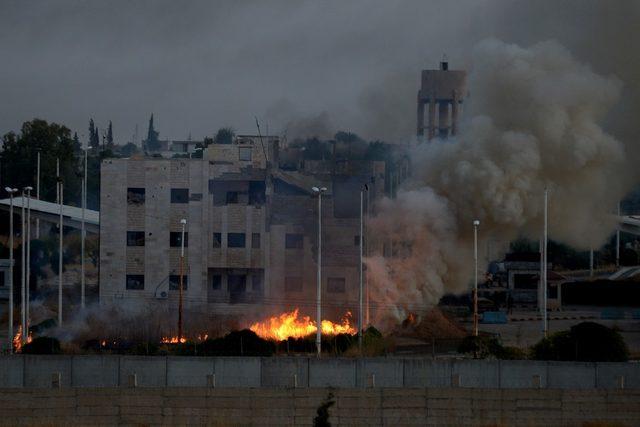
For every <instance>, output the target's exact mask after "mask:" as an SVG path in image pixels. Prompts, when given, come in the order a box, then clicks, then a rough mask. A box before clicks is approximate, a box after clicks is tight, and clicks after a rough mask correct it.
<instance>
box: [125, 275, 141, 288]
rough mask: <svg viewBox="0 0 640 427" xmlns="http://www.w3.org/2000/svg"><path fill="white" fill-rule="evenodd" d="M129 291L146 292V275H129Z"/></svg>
mask: <svg viewBox="0 0 640 427" xmlns="http://www.w3.org/2000/svg"><path fill="white" fill-rule="evenodd" d="M127 290H130V291H142V290H144V275H142V274H127Z"/></svg>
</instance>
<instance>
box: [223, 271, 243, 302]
mask: <svg viewBox="0 0 640 427" xmlns="http://www.w3.org/2000/svg"><path fill="white" fill-rule="evenodd" d="M227 287H228V288H229V302H230V303H231V304H235V303H238V302H242V301H244V297H245V295H246V292H247V276H246V275H244V274H242V275H241V274H231V275H229V276H227Z"/></svg>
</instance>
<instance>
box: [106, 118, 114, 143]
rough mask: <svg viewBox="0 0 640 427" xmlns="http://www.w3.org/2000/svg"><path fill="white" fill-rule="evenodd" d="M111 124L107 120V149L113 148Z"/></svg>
mask: <svg viewBox="0 0 640 427" xmlns="http://www.w3.org/2000/svg"><path fill="white" fill-rule="evenodd" d="M113 146H114V145H113V125H112V123H111V120H109V129H108V130H107V149H109V150H113Z"/></svg>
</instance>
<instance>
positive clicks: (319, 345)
mask: <svg viewBox="0 0 640 427" xmlns="http://www.w3.org/2000/svg"><path fill="white" fill-rule="evenodd" d="M312 190H313V192H314V193H317V194H318V283H317V285H318V287H317V294H316V350H317V352H318V357H320V355H321V353H322V193H324V192H325V191H327V189H326V188H325V187H313V188H312Z"/></svg>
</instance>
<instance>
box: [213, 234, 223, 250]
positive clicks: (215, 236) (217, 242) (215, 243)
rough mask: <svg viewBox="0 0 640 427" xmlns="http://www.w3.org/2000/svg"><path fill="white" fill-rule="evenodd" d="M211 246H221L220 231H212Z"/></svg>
mask: <svg viewBox="0 0 640 427" xmlns="http://www.w3.org/2000/svg"><path fill="white" fill-rule="evenodd" d="M213 247H214V248H221V247H222V233H213Z"/></svg>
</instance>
